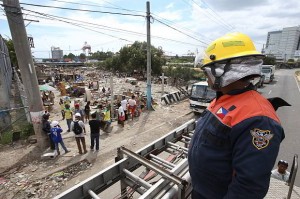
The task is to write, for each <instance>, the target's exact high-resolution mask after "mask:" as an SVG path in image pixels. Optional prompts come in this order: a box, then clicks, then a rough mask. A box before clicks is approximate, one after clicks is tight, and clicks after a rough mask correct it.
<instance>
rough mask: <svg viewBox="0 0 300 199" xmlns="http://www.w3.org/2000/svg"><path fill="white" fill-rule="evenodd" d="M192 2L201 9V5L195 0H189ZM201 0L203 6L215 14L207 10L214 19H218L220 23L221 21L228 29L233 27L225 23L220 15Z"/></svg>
mask: <svg viewBox="0 0 300 199" xmlns="http://www.w3.org/2000/svg"><path fill="white" fill-rule="evenodd" d="M191 1H192V2H193V3H194V4H196V5H197V6H198V7H199V8H200V9H201V6H200V5H199V4H198V3H197V2H196V1H195V0H191ZM200 1H201V2H202V4H204V6H205V7H207V8H208V9H209V10H211V11H212V12H213V13H214V14H215V15H213V14H212V13H210V12H207V13H209V14H210V15H211V16H212V17H214V18H215V19H216V20H218V21H219V22H220V23H222V24H223V25H225V26H227V27H228V28H230V30H233V29H234V27H233V26H232V25H230V24H228V23H226V22H225V21H224V20H223V19H222V17H220V15H218V14H217V13H216V12H215V11H214V10H213V9H212V8H211V7H210V6H209V5H208V4H207V3H206V2H205V1H204V0H200Z"/></svg>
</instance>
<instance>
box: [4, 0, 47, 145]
mask: <svg viewBox="0 0 300 199" xmlns="http://www.w3.org/2000/svg"><path fill="white" fill-rule="evenodd" d="M3 6H4V9H5V13H6V16H7V21H8V24H9V28H10V32H11V36H12V40H13V44H14V48H15V51H16V55H17V59H18V65H19V69H20V72H21V77H22V82H23V84H24V87H25V92H26V95H27V99H28V102H29V112H30V116H31V121H32V124H33V128H34V132H35V135H36V138H37V142H38V146H39V147H40V148H41V149H45V148H46V147H47V145H46V143H48V142H46V135H45V134H44V133H42V115H43V113H44V107H43V104H42V99H41V96H40V91H39V86H38V81H37V77H36V72H35V68H34V65H33V60H32V54H31V49H30V46H29V43H28V39H27V33H26V29H25V24H24V20H23V16H22V12H21V8H20V3H19V0H3Z"/></svg>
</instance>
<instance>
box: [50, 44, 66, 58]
mask: <svg viewBox="0 0 300 199" xmlns="http://www.w3.org/2000/svg"><path fill="white" fill-rule="evenodd" d="M51 55H52V59H57V60H60V61H61V60H62V59H63V56H64V53H63V50H61V49H60V48H59V47H54V46H52V47H51Z"/></svg>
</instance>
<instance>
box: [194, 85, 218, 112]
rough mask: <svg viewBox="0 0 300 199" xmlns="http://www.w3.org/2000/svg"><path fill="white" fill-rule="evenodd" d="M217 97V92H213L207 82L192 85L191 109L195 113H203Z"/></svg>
mask: <svg viewBox="0 0 300 199" xmlns="http://www.w3.org/2000/svg"><path fill="white" fill-rule="evenodd" d="M215 97H216V91H214V90H212V89H211V88H210V87H209V86H208V84H207V82H206V81H202V82H198V83H195V84H193V85H192V88H191V95H190V108H191V109H192V110H193V112H199V113H201V112H202V111H203V110H204V109H206V108H207V106H208V105H209V103H210V102H211V101H212V100H213V99H214V98H215Z"/></svg>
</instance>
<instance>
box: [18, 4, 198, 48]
mask: <svg viewBox="0 0 300 199" xmlns="http://www.w3.org/2000/svg"><path fill="white" fill-rule="evenodd" d="M23 10H26V11H30V12H33V13H36V14H39V15H42V16H44V17H48V19H50V20H58V21H61V22H64V23H68V24H71V25H74V26H77V27H80V28H84V29H87V30H91V31H94V32H98V33H100V34H105V35H107V36H111V37H114V38H118V39H121V40H125V41H128V42H132V41H129V40H126V39H123V38H119V37H116V36H113V35H110V34H106V33H103V32H100V31H96V30H93V29H90V28H86V27H84V26H82V25H81V24H76V23H74V21H77V22H78V21H79V20H73V19H68V18H65V17H58V16H54V15H49V14H44V13H40V12H36V11H32V10H27V9H23ZM57 18H62V19H66V20H71V21H73V22H68V21H65V20H61V19H57ZM79 22H82V23H87V24H92V25H96V26H103V25H98V24H93V23H89V22H84V21H79ZM103 27H107V28H110V29H113V30H114V31H125V32H128V33H131V34H135V35H139V36H145V35H146V34H143V33H138V32H133V31H128V30H123V29H116V28H112V27H108V26H103ZM152 37H153V38H157V39H162V40H168V41H172V42H176V43H181V44H188V45H193V46H199V45H197V44H192V43H188V42H182V41H178V40H173V39H169V38H164V37H160V36H154V35H152ZM194 39H195V38H194ZM196 40H197V41H200V40H198V39H196ZM200 42H202V41H200ZM202 43H203V42H202Z"/></svg>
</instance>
